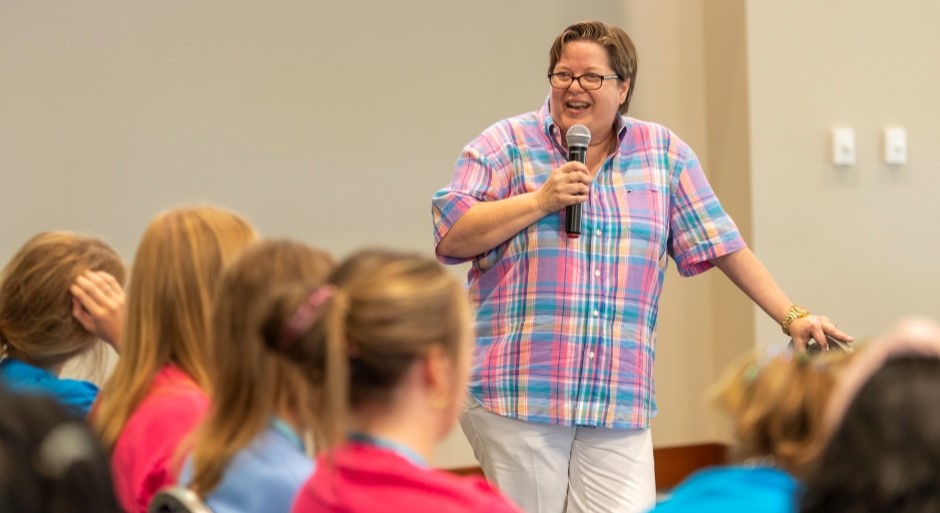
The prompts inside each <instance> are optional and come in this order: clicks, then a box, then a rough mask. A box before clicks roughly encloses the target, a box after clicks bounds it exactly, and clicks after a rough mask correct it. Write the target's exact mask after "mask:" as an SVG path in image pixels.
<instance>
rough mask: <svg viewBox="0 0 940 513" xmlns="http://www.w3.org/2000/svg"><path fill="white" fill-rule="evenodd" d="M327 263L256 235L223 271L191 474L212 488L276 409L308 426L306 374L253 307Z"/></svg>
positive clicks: (319, 273) (315, 253) (311, 277)
mask: <svg viewBox="0 0 940 513" xmlns="http://www.w3.org/2000/svg"><path fill="white" fill-rule="evenodd" d="M332 266H333V260H332V258H331V257H330V256H329V255H328V254H327V253H325V252H323V251H320V250H316V249H313V248H311V247H309V246H306V245H304V244H301V243H298V242H293V241H290V240H268V241H262V242H258V243H255V244H253V245H251V246H249V247H248V248H246V249H245V251H244V252H243V253H242V254H241V255H240V256H239V257H238V258H237V259H236V260H235V261H234V262H232V264H231V265H229V266H228V267H227V268H226V269H225V271H224V272H223V274H222V280H221V283H220V286H219V288H218V290H217V292H216V295H215V307H214V309H213V315H212V345H211V351H210V352H211V358H212V364H213V367H212V369H211V371H210V378H211V380H212V389H213V390H214V391H215V395H214V396H213V401H212V407H211V409H210V412H209V415H208V417H207V419H206V421H205V422H204V423H203V424H202V426H201V427H200V428H199V429H198V430H197V431H196V434H195V436H194V443H193V447H194V449H193V468H194V471H193V481H192V483H191V484H190V485H189V486H190V487H191V488H192V489H193V490H195V491H196V492H197V493H199V494H200V495H203V496H205V495H206V494H208V493H209V492H211V491H212V490H213V489H214V488H215V487H216V486H218V484H219V481H220V480H221V478H222V474H223V472H224V471H225V467H226V466H227V465H228V464H229V462H230V461H231V459H232V458H233V457H234V456H235V454H236V453H238V452H239V451H240V450H242V449H243V448H244V447H246V446H247V445H249V444H250V443H251V442H252V441H253V440H254V439H255V437H256V436H257V435H258V433H260V432H261V431H262V430H264V428H265V426H266V425H267V424H268V423H269V422H270V420H271V418H272V417H274V416H281V417H283V418H284V419H285V420H287V421H288V422H290V423H292V424H294V425H295V426H296V427H298V428H299V429H300V430H301V431H308V432H309V431H312V429H313V427H314V413H313V410H312V404H313V400H312V395H313V394H312V392H311V386H310V382H309V381H308V380H307V379H306V378H305V377H304V375H303V373H302V372H301V370H300V368H299V367H298V366H297V365H295V364H294V363H293V362H291V361H289V360H287V359H286V358H284V357H283V356H282V355H280V354H278V353H276V352H274V351H272V350H271V349H270V348H269V347H267V345H266V344H265V342H264V340H263V338H262V337H261V329H260V322H261V321H262V320H263V319H262V316H263V314H262V312H260V311H259V309H260V308H262V307H263V306H264V304H265V300H266V299H267V298H268V296H269V295H270V294H271V291H274V290H277V289H280V288H283V287H284V286H286V285H289V284H307V285H318V284H320V283H321V282H322V281H323V280H324V279H325V278H326V276H327V273H329V271H330V269H331V268H332Z"/></svg>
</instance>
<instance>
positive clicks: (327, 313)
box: [264, 251, 518, 513]
mask: <svg viewBox="0 0 940 513" xmlns="http://www.w3.org/2000/svg"><path fill="white" fill-rule="evenodd" d="M470 330H471V327H470V309H469V306H468V302H467V298H466V294H465V293H464V291H463V288H462V287H461V286H460V284H459V283H458V282H457V281H456V280H455V279H454V278H453V277H451V276H450V275H449V274H448V273H447V272H446V271H445V270H444V269H443V268H442V267H441V266H440V265H438V264H437V263H435V262H434V261H433V260H432V259H428V258H424V257H419V256H412V255H406V254H398V253H391V252H383V251H368V252H363V253H359V254H357V255H354V256H352V257H350V258H349V259H347V260H346V261H345V262H344V263H342V264H341V265H340V266H339V267H338V268H337V269H336V270H334V271H333V273H331V275H330V278H329V279H327V283H326V284H325V285H322V286H320V287H317V288H314V289H307V290H301V291H293V292H290V293H286V294H284V295H282V296H279V297H278V298H277V299H276V300H275V301H274V302H273V303H272V306H271V309H270V314H269V317H268V321H267V322H266V323H265V329H264V333H265V337H266V339H267V340H268V343H269V344H272V345H274V346H276V347H278V348H280V350H281V351H283V352H284V353H285V355H286V356H287V357H288V358H291V359H293V360H295V361H297V362H298V363H299V364H300V365H301V366H302V368H303V369H304V372H305V373H306V375H307V376H309V378H310V379H311V380H312V382H313V384H314V386H315V390H316V391H317V397H318V399H319V400H318V401H317V404H318V406H319V407H318V409H317V410H318V411H317V413H318V421H319V422H318V426H319V430H320V433H321V436H322V443H323V444H324V448H325V449H326V453H325V454H323V455H322V456H321V457H320V459H319V460H318V462H317V470H316V472H315V473H314V474H313V476H312V477H311V478H310V480H309V481H307V482H306V483H305V484H304V487H303V488H302V490H301V492H300V494H299V495H298V497H297V502H296V503H295V505H294V509H293V511H294V512H296V513H306V512H311V511H317V512H348V513H359V512H373V511H408V512H410V513H425V512H428V513H430V512H435V513H437V512H463V511H466V512H469V511H487V512H489V513H496V512H515V511H518V510H517V509H516V508H515V507H514V506H513V505H511V504H510V503H509V502H508V501H507V500H506V499H505V498H503V497H502V496H501V495H500V494H499V493H497V492H496V491H495V490H493V489H492V488H490V486H489V485H488V484H487V483H486V482H485V481H484V480H482V479H481V478H460V477H457V476H454V475H451V474H449V473H447V472H443V471H439V470H435V469H433V468H432V467H431V464H430V461H431V458H432V453H433V450H434V446H435V445H436V443H437V442H438V441H440V440H441V439H442V438H443V437H444V436H445V435H446V434H447V433H448V432H449V431H450V430H451V429H452V428H453V426H454V423H455V421H456V418H457V414H458V413H459V411H460V409H461V407H462V401H463V398H464V397H465V395H466V384H467V378H468V374H469V364H470V352H471V336H472V335H471V331H470Z"/></svg>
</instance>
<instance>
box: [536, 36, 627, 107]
mask: <svg viewBox="0 0 940 513" xmlns="http://www.w3.org/2000/svg"><path fill="white" fill-rule="evenodd" d="M572 41H590V42H592V43H597V44H599V45H601V46H602V47H603V48H604V50H606V51H607V59H608V60H609V61H610V67H611V68H613V70H614V73H616V74H617V75H618V76H619V77H620V81H621V82H629V84H630V89H629V91H627V97H626V98H625V99H624V102H623V103H621V104H620V108H619V109H618V112H620V114H623V115H626V114H627V111H629V110H630V100H631V99H633V90H634V89H635V88H636V72H637V61H638V59H637V53H636V46H634V44H633V41H632V40H631V39H630V36H628V35H627V33H626V32H624V31H623V29H621V28H619V27H615V26H613V25H608V24H606V23H604V22H602V21H582V22H578V23H575V24H574V25H571V26H569V27H568V28H566V29H565V30H564V31H562V33H561V34H559V35H558V37H556V38H555V42H554V43H552V48H551V50H549V52H548V73H549V74H552V73H554V72H555V65H556V64H558V61H559V60H561V55H562V54H563V53H564V52H565V46H566V45H567V44H568V43H570V42H572Z"/></svg>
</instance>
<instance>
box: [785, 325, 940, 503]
mask: <svg viewBox="0 0 940 513" xmlns="http://www.w3.org/2000/svg"><path fill="white" fill-rule="evenodd" d="M932 329H933V334H932V335H931V339H932V340H927V339H921V340H919V341H916V340H914V339H908V340H904V339H897V338H895V339H891V337H890V336H889V337H888V338H887V339H883V340H880V341H876V342H874V343H873V344H872V346H871V347H869V348H868V349H866V351H865V352H864V353H862V354H861V355H860V356H859V360H860V361H859V362H858V364H857V365H854V364H853V366H852V368H851V369H850V371H849V373H848V377H847V380H848V381H850V382H848V383H844V384H843V386H840V390H839V393H838V394H837V395H836V396H835V397H834V398H833V401H832V404H831V405H830V406H831V408H830V412H831V411H836V412H837V413H838V412H844V413H840V414H839V417H838V419H837V423H836V424H835V426H834V430H833V432H832V433H831V436H830V437H829V439H828V444H827V445H826V447H825V448H824V450H823V451H822V454H821V455H820V457H819V460H818V461H817V462H815V464H814V466H813V471H812V472H811V473H810V475H809V477H808V479H807V485H806V486H807V490H806V493H805V495H804V498H803V503H802V505H801V511H806V512H823V511H827V512H828V511H840V512H858V513H862V512H872V513H874V512H881V511H891V512H899V513H908V512H910V513H914V512H922V511H940V488H938V487H937V476H938V475H940V395H938V394H937V391H938V390H940V326H937V325H934V327H933V328H932ZM902 336H903V335H902ZM912 342H913V343H912ZM892 346H893V347H892ZM928 346H932V347H928ZM855 378H859V379H860V386H858V388H856V384H855V383H853V382H852V381H855ZM842 392H845V393H847V394H848V396H846V397H843V394H842ZM843 400H844V404H843Z"/></svg>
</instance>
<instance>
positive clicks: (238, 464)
mask: <svg viewBox="0 0 940 513" xmlns="http://www.w3.org/2000/svg"><path fill="white" fill-rule="evenodd" d="M298 442H299V440H298V439H297V437H296V435H293V433H286V432H285V431H284V430H283V429H280V428H279V427H277V426H275V425H272V426H271V427H268V429H266V430H265V431H263V432H262V433H261V434H260V435H258V437H257V438H255V440H254V441H253V442H252V443H251V445H249V446H248V447H246V448H245V449H242V450H241V451H240V452H239V453H238V454H236V455H235V457H234V458H232V461H230V462H229V464H228V466H227V467H226V468H225V473H224V474H223V475H222V480H221V481H220V482H219V484H218V485H217V486H216V488H215V489H214V490H212V492H211V493H210V494H209V496H208V497H204V498H203V500H204V501H205V503H206V505H207V506H209V508H210V509H212V511H213V512H214V513H290V510H291V506H292V505H293V504H294V499H295V498H296V497H297V492H299V491H300V487H301V486H302V485H303V484H304V482H305V481H306V480H307V478H309V477H310V475H311V474H312V473H313V469H314V464H313V460H311V459H310V458H309V457H308V456H307V454H306V453H305V452H304V451H303V448H302V447H301V446H300V445H299V443H298ZM192 477H193V461H192V457H189V458H187V459H186V463H185V465H184V466H183V470H182V472H180V479H179V482H180V485H182V486H187V485H188V484H189V483H190V481H192Z"/></svg>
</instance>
